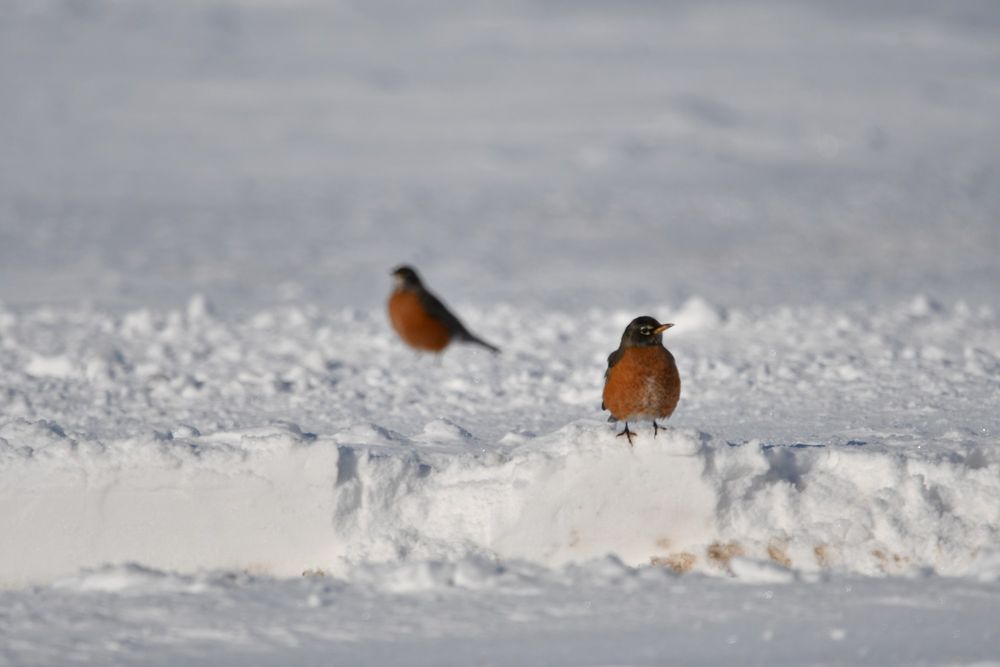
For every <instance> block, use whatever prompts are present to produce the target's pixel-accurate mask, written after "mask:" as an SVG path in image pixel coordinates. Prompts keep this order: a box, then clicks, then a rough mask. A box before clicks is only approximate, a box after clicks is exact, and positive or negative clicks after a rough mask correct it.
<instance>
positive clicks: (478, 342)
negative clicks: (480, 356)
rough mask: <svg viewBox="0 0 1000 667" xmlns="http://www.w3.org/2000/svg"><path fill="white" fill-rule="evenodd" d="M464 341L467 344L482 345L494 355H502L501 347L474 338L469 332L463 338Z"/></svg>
mask: <svg viewBox="0 0 1000 667" xmlns="http://www.w3.org/2000/svg"><path fill="white" fill-rule="evenodd" d="M462 340H463V341H465V342H466V343H475V344H476V345H482V346H483V347H485V348H486V349H487V350H489V351H490V352H492V353H493V354H500V348H499V347H497V346H496V345H490V344H489V343H487V342H486V341H485V340H483V339H482V338H477V337H476V336H473V335H472V334H470V333H468V332H466V333H465V335H464V336H463V337H462Z"/></svg>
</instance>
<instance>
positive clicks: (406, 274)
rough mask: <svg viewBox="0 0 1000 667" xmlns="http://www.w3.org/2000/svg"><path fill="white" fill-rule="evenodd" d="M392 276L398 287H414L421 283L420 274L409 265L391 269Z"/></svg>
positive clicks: (419, 285)
mask: <svg viewBox="0 0 1000 667" xmlns="http://www.w3.org/2000/svg"><path fill="white" fill-rule="evenodd" d="M392 277H393V278H395V279H396V287H397V288H398V289H414V288H416V287H421V285H422V283H421V282H420V276H418V275H417V272H416V271H414V270H413V268H412V267H409V266H405V265H404V266H397V267H396V268H395V269H393V270H392Z"/></svg>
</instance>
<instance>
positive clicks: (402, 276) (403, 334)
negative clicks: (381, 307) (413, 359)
mask: <svg viewBox="0 0 1000 667" xmlns="http://www.w3.org/2000/svg"><path fill="white" fill-rule="evenodd" d="M392 276H393V278H395V279H396V287H395V289H394V290H393V291H392V294H391V295H390V296H389V320H390V321H391V322H392V326H393V328H394V329H395V330H396V333H398V334H399V337H400V338H402V339H403V341H405V342H406V343H407V344H408V345H409V346H410V347H414V348H416V349H418V350H427V351H429V352H440V351H441V350H443V349H444V348H446V347H447V346H448V343H450V342H451V341H452V339H456V340H459V341H461V342H463V343H475V344H476V345H482V346H483V347H485V348H486V349H487V350H490V351H491V352H499V351H500V349H499V348H497V347H495V346H493V345H490V344H489V343H487V342H486V341H484V340H483V339H482V338H478V337H476V336H473V335H472V334H471V333H469V330H468V329H466V328H465V326H464V325H463V324H462V323H461V322H460V321H459V320H458V318H457V317H455V316H454V315H452V314H451V311H450V310H448V309H447V308H446V307H445V305H444V304H443V303H441V300H440V299H438V298H437V297H436V296H434V295H433V294H431V293H430V292H429V291H427V288H426V287H424V284H423V283H422V282H420V277H419V276H418V275H417V272H416V271H414V270H413V269H412V268H410V267H409V266H400V267H399V268H397V269H395V270H394V271H393V272H392Z"/></svg>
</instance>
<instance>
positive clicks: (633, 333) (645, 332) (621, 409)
mask: <svg viewBox="0 0 1000 667" xmlns="http://www.w3.org/2000/svg"><path fill="white" fill-rule="evenodd" d="M672 326H674V325H673V324H660V323H659V322H657V321H656V320H655V319H653V318H652V317H649V316H647V315H644V316H642V317H637V318H635V319H634V320H632V321H631V322H630V323H629V325H628V326H627V327H625V333H623V334H622V342H621V344H620V345H619V346H618V349H617V350H615V351H614V352H612V353H611V355H610V356H608V370H607V372H606V373H605V374H604V401H603V402H602V403H601V409H602V410H609V411H610V412H611V416H610V417H609V418H608V421H609V422H617V421H623V422H625V430H624V431H622V432H621V433H619V434H618V436H619V437H621V436H623V435H624V436H625V437H626V438H628V444H629V445H631V444H632V436H633V435H635V432H634V431H630V430H629V428H628V423H629V422H630V421H644V420H647V419H651V420H652V421H653V437H654V438H655V437H656V434H657V432H658V431H659V429H661V428H663V427H662V426H660V425H659V424H657V423H656V420H657V419H666V418H667V417H669V416H670V415H671V414H673V412H674V408H676V407H677V401H678V400H679V399H680V397H681V376H680V374H679V373H678V372H677V364H676V363H675V362H674V355H672V354H670V350H668V349H667V348H665V347H663V332H664V331H666V330H667V329H669V328H670V327H672Z"/></svg>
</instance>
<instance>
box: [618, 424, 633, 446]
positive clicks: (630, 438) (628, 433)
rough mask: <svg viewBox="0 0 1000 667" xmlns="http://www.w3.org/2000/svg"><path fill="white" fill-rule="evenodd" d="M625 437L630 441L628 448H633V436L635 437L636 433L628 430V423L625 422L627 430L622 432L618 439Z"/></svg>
mask: <svg viewBox="0 0 1000 667" xmlns="http://www.w3.org/2000/svg"><path fill="white" fill-rule="evenodd" d="M623 435H624V436H625V439H626V440H628V446H629V447H631V446H632V436H633V435H635V431H630V430H629V429H628V422H625V430H624V431H622V432H621V433H619V434H618V437H619V438H620V437H622V436H623Z"/></svg>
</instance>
